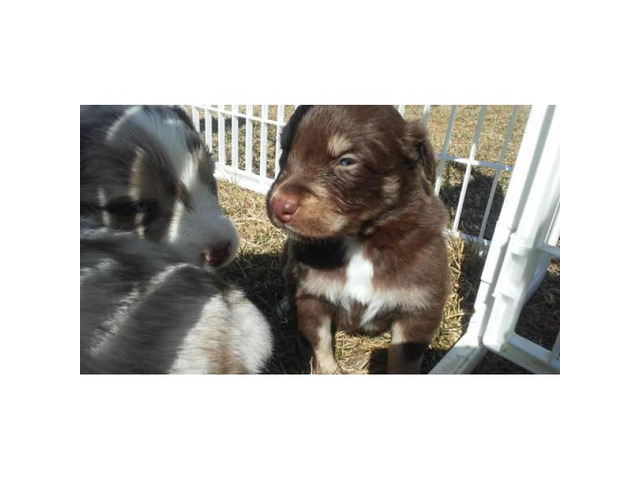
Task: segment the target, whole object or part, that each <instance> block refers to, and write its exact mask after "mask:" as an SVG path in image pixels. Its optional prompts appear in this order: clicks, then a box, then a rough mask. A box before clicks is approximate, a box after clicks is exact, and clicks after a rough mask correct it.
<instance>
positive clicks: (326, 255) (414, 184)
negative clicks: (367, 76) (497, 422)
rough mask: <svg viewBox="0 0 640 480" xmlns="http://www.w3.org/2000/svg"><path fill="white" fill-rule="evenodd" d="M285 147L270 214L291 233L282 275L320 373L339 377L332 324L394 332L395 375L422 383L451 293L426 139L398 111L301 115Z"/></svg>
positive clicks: (301, 110)
mask: <svg viewBox="0 0 640 480" xmlns="http://www.w3.org/2000/svg"><path fill="white" fill-rule="evenodd" d="M281 144H282V149H283V150H282V156H281V157H280V174H279V175H278V177H277V178H276V180H275V182H274V184H273V186H272V187H271V190H270V191H269V193H268V195H267V212H268V216H269V219H270V220H271V222H272V223H273V224H274V225H275V226H276V227H278V228H281V229H283V230H284V231H285V232H286V233H287V234H288V239H287V242H286V244H285V247H284V251H283V255H282V266H283V276H284V279H285V286H286V291H287V296H288V300H289V303H290V305H291V306H292V307H293V311H294V313H295V314H296V316H297V326H298V330H299V332H300V334H301V337H302V339H303V341H304V342H303V343H308V346H310V347H311V355H312V367H313V370H315V371H316V372H318V373H335V372H339V371H340V369H339V366H338V364H337V362H336V360H335V357H334V353H333V346H332V325H334V324H335V325H336V326H337V327H338V328H341V329H346V330H364V331H375V330H379V329H380V328H383V327H384V326H386V325H388V324H391V332H392V340H391V347H390V350H389V357H388V367H387V371H388V372H389V373H419V372H420V370H421V365H422V360H423V356H424V353H425V351H426V348H427V346H428V344H429V342H430V341H431V340H432V339H433V337H434V335H435V333H436V331H437V329H438V326H439V325H440V322H441V320H442V316H443V310H444V306H445V303H446V300H447V297H448V294H449V289H450V287H449V267H448V262H447V253H446V246H445V241H444V238H443V236H442V232H443V229H444V227H445V224H446V219H447V215H446V211H445V209H444V207H443V205H442V203H441V202H440V200H439V199H438V198H436V197H435V196H434V195H433V183H434V177H435V163H436V162H435V157H434V154H433V151H432V148H431V146H430V144H429V141H428V139H427V133H426V130H425V128H424V127H423V126H422V125H421V124H420V123H419V122H414V123H408V122H406V121H405V120H404V119H403V118H402V116H401V115H400V114H399V113H398V112H397V110H396V109H395V108H393V107H391V106H373V105H371V106H346V105H344V106H300V107H298V108H297V109H296V111H295V112H294V114H293V116H292V117H291V119H290V121H289V123H288V124H287V126H286V127H285V129H284V130H283V133H282V138H281Z"/></svg>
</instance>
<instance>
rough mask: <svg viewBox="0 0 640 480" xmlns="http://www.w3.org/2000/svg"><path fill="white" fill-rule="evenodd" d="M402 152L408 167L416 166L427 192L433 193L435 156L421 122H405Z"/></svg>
mask: <svg viewBox="0 0 640 480" xmlns="http://www.w3.org/2000/svg"><path fill="white" fill-rule="evenodd" d="M402 148H403V153H404V156H405V159H406V164H407V167H408V168H411V169H414V168H417V169H419V170H420V174H421V176H422V178H423V186H424V188H425V191H426V192H427V194H431V193H433V187H434V185H435V179H436V156H435V154H434V152H433V147H432V146H431V142H430V141H429V137H428V135H427V129H426V128H425V126H424V125H423V124H422V122H420V121H419V120H418V121H415V122H407V124H406V128H405V134H404V139H403V145H402Z"/></svg>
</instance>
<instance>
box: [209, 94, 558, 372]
mask: <svg viewBox="0 0 640 480" xmlns="http://www.w3.org/2000/svg"><path fill="white" fill-rule="evenodd" d="M229 109H230V108H229ZM450 110H451V108H450V107H446V106H435V107H432V110H431V113H430V117H429V131H430V135H431V138H432V142H433V144H434V147H435V149H436V151H441V150H442V145H443V143H444V137H445V134H446V129H447V124H448V120H449V112H450ZM240 111H241V112H242V111H243V108H241V109H240ZM292 111H293V107H292V106H288V107H287V108H286V109H285V120H286V119H287V118H288V116H289V115H290V114H291V112H292ZM479 111H480V107H478V106H461V107H458V108H457V114H456V117H455V125H454V130H453V135H452V137H451V142H450V148H449V153H450V154H452V155H456V156H460V157H466V156H468V155H469V151H470V148H471V143H472V142H473V136H474V132H475V127H476V123H477V118H478V114H479ZM510 112H511V107H509V106H490V107H488V109H487V112H486V117H485V122H484V127H483V130H482V135H481V137H480V141H479V144H478V149H477V155H476V158H477V159H481V160H489V161H497V159H498V157H499V155H500V150H501V148H502V141H503V138H504V133H505V131H506V129H507V125H508V122H509V115H510ZM528 112H529V108H528V107H522V108H520V110H519V112H518V116H517V119H516V124H515V128H514V131H513V134H512V140H511V143H510V146H509V149H508V150H507V153H506V155H505V163H506V164H507V165H513V164H514V163H515V159H516V155H517V150H518V147H519V144H520V141H521V139H522V134H523V132H524V126H525V124H526V120H527V117H528ZM275 114H276V113H275V107H273V106H272V107H270V114H269V116H270V118H272V119H274V118H275ZM254 115H256V116H260V112H259V111H258V109H257V107H254ZM421 115H422V107H420V106H411V105H408V106H407V107H406V109H405V116H406V117H407V118H409V119H412V118H419V117H420V116H421ZM239 124H240V125H239V133H240V135H241V141H239V145H238V149H239V160H241V161H240V166H241V168H243V167H244V163H243V162H244V138H243V137H242V135H243V132H244V129H245V127H244V124H243V123H242V122H239ZM213 125H214V126H215V125H216V121H215V118H214V122H213ZM269 129H270V130H271V132H270V133H271V135H270V136H269V149H268V150H269V152H268V158H269V159H270V163H269V165H270V167H269V170H270V171H272V170H273V155H274V154H275V141H274V139H275V127H269ZM259 131H260V128H259V126H258V125H255V126H254V128H253V133H254V140H255V141H254V144H253V157H254V166H255V165H257V159H259ZM256 132H257V133H256ZM226 133H227V142H226V143H227V157H228V158H229V157H230V151H231V150H230V142H231V137H230V135H231V127H230V122H227V132H226ZM217 145H218V142H217V132H216V131H214V139H213V147H214V148H213V150H214V155H217V153H218V152H217ZM227 163H229V161H228V162H227ZM465 169H466V167H465V166H464V165H460V166H458V165H454V164H451V163H450V162H447V166H446V168H445V169H444V171H443V182H442V189H441V192H440V195H441V198H442V199H443V201H444V202H445V204H446V205H447V206H448V207H449V209H450V213H451V219H453V217H454V215H455V208H456V205H457V201H458V198H459V195H460V188H461V185H462V180H463V177H464V172H465ZM493 175H494V174H493V170H491V169H487V168H481V167H473V168H472V169H471V178H470V182H469V187H468V190H467V195H466V198H465V203H464V209H463V215H462V217H461V222H460V230H461V231H463V232H465V233H469V234H471V235H476V234H477V233H478V232H479V226H480V222H481V221H482V216H483V215H484V210H485V206H486V201H487V197H488V193H489V191H490V188H491V183H492V182H493ZM509 178H510V174H509V173H508V172H507V173H502V174H501V175H500V176H499V181H498V187H497V189H496V195H495V200H494V207H493V208H492V210H491V215H490V217H489V222H488V225H487V230H486V233H485V237H486V238H489V239H490V238H491V235H492V233H493V228H494V227H495V222H496V220H497V216H498V214H499V212H500V207H501V206H502V201H503V199H504V195H505V194H506V189H507V187H508V181H509ZM219 196H220V201H221V204H222V206H223V208H224V209H225V211H226V212H227V214H228V215H229V216H230V217H231V218H232V219H233V221H234V222H235V224H236V227H237V229H238V232H239V235H240V239H241V243H240V251H239V255H238V257H237V258H236V259H235V260H234V261H233V262H232V263H231V264H230V265H228V266H227V267H225V269H224V272H223V275H224V277H225V278H226V279H228V280H229V281H231V282H233V283H235V284H237V285H239V286H240V287H242V288H243V289H244V290H245V292H247V295H248V296H249V298H250V299H251V300H252V301H253V302H254V303H255V304H256V306H257V307H258V308H259V309H260V310H261V311H262V312H263V314H264V315H265V317H266V318H267V320H268V321H269V323H270V324H271V326H272V330H273V333H274V337H275V348H274V355H273V357H272V359H271V361H270V363H269V365H268V368H267V372H268V373H301V372H302V371H303V365H301V364H300V361H299V359H298V355H297V352H296V329H295V324H294V322H293V321H292V319H287V318H281V317H280V316H279V315H278V312H277V306H278V304H279V302H280V301H281V300H282V298H283V283H282V278H281V276H280V265H279V256H280V252H281V249H282V246H283V244H284V240H285V237H284V235H283V234H282V233H281V232H280V231H279V230H277V229H276V228H275V227H273V226H272V225H271V223H270V222H269V220H268V219H267V216H266V210H265V199H264V195H260V194H256V193H254V192H251V191H248V190H245V189H242V188H240V187H238V186H236V185H233V184H232V183H229V182H220V183H219ZM448 250H449V261H450V265H451V272H452V280H453V291H452V294H451V296H450V298H449V300H448V303H447V305H446V308H445V315H444V320H443V322H442V325H441V327H440V329H439V331H438V333H437V335H436V337H435V339H434V341H433V342H432V344H431V345H430V347H429V350H428V352H427V355H426V356H425V361H424V364H423V371H425V372H426V371H428V370H429V369H431V368H432V367H433V366H434V365H435V364H436V363H437V362H438V361H439V360H440V359H441V358H442V357H443V356H444V355H445V354H446V352H447V351H448V350H449V349H450V348H451V347H452V346H453V345H454V344H455V342H456V341H457V340H458V339H459V338H460V336H461V335H462V334H463V333H464V331H465V329H466V326H467V324H468V321H469V319H470V317H471V315H472V313H473V303H474V300H475V296H476V293H477V288H478V284H479V281H480V274H481V272H482V268H483V265H484V257H483V256H482V255H481V254H480V252H479V251H478V250H476V248H475V247H474V246H473V245H472V244H470V243H466V242H464V241H463V240H461V239H460V238H457V237H451V238H450V239H449V242H448ZM559 312H560V263H559V261H554V262H552V263H551V265H550V267H549V270H548V272H547V275H546V277H545V278H544V280H543V282H542V284H541V286H540V288H539V289H538V291H537V292H536V294H535V295H534V296H533V297H532V298H531V300H530V301H529V302H528V304H527V305H526V306H525V308H524V309H523V311H522V314H521V319H520V322H519V323H518V327H517V329H516V333H518V334H520V335H523V336H525V337H526V338H529V339H531V340H533V341H535V342H537V343H539V344H540V345H542V346H544V347H545V348H551V346H552V345H553V342H554V340H555V337H556V335H557V334H558V332H559V329H560V313H559ZM389 342H390V333H389V332H388V331H387V332H383V333H380V334H379V335H372V336H367V335H359V334H348V333H346V332H342V331H338V332H336V335H335V353H336V359H337V360H338V362H339V363H340V365H341V367H342V368H343V370H344V371H345V372H347V373H379V372H384V371H385V365H386V352H387V349H388V345H389ZM475 373H525V371H524V370H522V369H520V368H519V367H516V366H515V365H513V364H511V363H509V362H507V361H506V360H503V359H501V358H500V357H498V356H496V355H492V354H488V355H487V357H486V358H485V360H484V361H483V362H482V363H481V364H480V365H479V366H478V368H477V369H476V371H475Z"/></svg>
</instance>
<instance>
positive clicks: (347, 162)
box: [338, 157, 356, 167]
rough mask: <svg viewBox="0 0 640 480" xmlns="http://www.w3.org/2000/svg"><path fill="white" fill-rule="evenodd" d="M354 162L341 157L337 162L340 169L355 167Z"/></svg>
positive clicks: (351, 159) (348, 158)
mask: <svg viewBox="0 0 640 480" xmlns="http://www.w3.org/2000/svg"><path fill="white" fill-rule="evenodd" d="M355 163H356V161H355V160H354V159H353V158H350V157H342V158H341V159H340V161H339V162H338V165H340V166H341V167H350V166H351V165H355Z"/></svg>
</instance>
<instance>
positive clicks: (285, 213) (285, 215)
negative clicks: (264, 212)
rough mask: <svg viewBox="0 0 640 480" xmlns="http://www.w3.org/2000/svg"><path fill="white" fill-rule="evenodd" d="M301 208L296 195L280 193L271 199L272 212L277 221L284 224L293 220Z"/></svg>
mask: <svg viewBox="0 0 640 480" xmlns="http://www.w3.org/2000/svg"><path fill="white" fill-rule="evenodd" d="M299 206H300V199H299V198H298V197H297V196H295V195H290V194H286V193H279V194H276V195H274V196H273V198H272V199H271V210H272V212H273V214H274V215H275V217H276V219H277V220H278V221H279V222H281V223H283V224H285V223H289V222H291V220H293V216H294V215H295V213H296V211H297V210H298V207H299Z"/></svg>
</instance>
